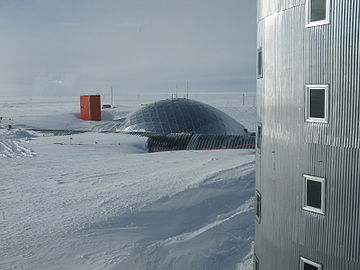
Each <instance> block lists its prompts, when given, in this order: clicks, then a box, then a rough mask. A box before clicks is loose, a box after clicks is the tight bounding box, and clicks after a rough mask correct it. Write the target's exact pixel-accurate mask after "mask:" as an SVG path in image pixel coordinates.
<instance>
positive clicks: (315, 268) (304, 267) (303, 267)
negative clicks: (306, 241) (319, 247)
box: [300, 257, 322, 270]
mask: <svg viewBox="0 0 360 270" xmlns="http://www.w3.org/2000/svg"><path fill="white" fill-rule="evenodd" d="M300 270H322V265H321V264H318V263H316V262H313V261H310V260H308V259H306V258H303V257H300Z"/></svg>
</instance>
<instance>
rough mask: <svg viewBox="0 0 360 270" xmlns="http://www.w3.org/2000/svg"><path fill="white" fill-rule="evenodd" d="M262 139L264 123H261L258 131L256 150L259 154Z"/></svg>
mask: <svg viewBox="0 0 360 270" xmlns="http://www.w3.org/2000/svg"><path fill="white" fill-rule="evenodd" d="M262 137H263V136H262V123H260V122H259V123H258V125H257V131H256V150H257V151H258V152H259V153H261V145H262Z"/></svg>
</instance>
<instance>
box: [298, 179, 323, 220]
mask: <svg viewBox="0 0 360 270" xmlns="http://www.w3.org/2000/svg"><path fill="white" fill-rule="evenodd" d="M303 198H304V203H303V209H304V210H307V211H311V212H315V213H319V214H323V215H325V178H322V177H316V176H311V175H304V197H303Z"/></svg>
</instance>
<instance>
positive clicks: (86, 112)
mask: <svg viewBox="0 0 360 270" xmlns="http://www.w3.org/2000/svg"><path fill="white" fill-rule="evenodd" d="M80 118H81V119H82V120H90V121H101V101H100V95H90V96H80Z"/></svg>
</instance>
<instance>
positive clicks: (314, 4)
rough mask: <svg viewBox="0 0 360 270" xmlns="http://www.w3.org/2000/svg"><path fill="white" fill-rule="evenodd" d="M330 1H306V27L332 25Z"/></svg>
mask: <svg viewBox="0 0 360 270" xmlns="http://www.w3.org/2000/svg"><path fill="white" fill-rule="evenodd" d="M329 17H330V1H329V0H307V1H306V27H313V26H318V25H323V24H329V23H330V18H329Z"/></svg>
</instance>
